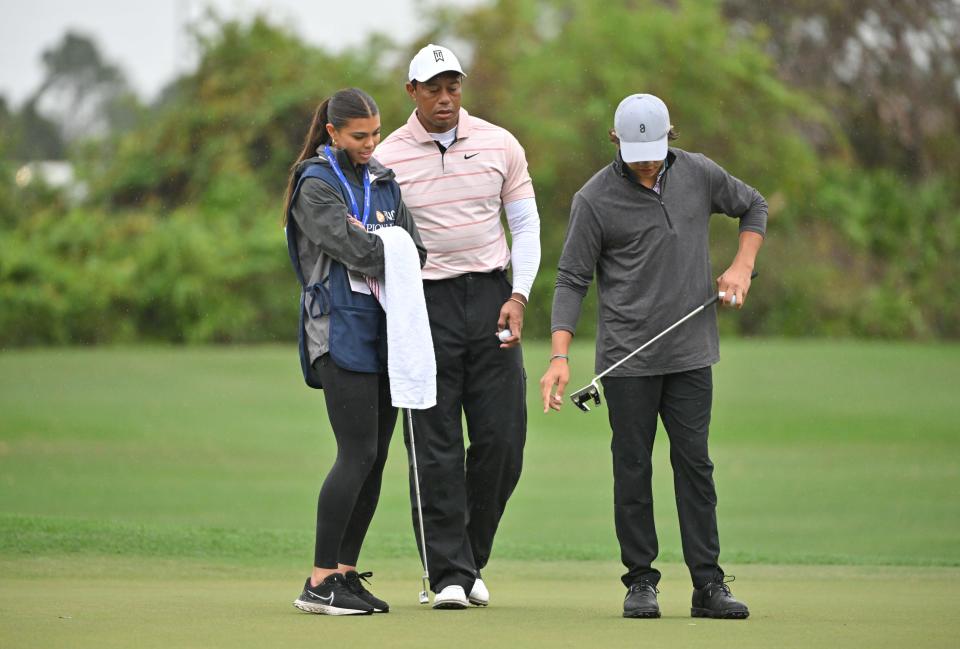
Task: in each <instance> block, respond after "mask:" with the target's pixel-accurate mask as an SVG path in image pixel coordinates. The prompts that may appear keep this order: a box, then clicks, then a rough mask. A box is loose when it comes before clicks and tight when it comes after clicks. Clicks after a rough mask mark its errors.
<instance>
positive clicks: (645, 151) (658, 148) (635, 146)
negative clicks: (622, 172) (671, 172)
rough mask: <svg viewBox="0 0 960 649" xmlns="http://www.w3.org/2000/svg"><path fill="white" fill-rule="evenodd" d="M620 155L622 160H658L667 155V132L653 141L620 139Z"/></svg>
mask: <svg viewBox="0 0 960 649" xmlns="http://www.w3.org/2000/svg"><path fill="white" fill-rule="evenodd" d="M620 156H621V157H622V158H623V161H624V162H658V161H660V160H663V159H664V158H666V157H667V134H666V133H664V134H663V137H662V138H660V139H659V140H654V141H653V142H624V141H623V140H620Z"/></svg>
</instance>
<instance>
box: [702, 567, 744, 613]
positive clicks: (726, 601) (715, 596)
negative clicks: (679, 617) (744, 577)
mask: <svg viewBox="0 0 960 649" xmlns="http://www.w3.org/2000/svg"><path fill="white" fill-rule="evenodd" d="M733 580H734V577H733V575H729V576H727V578H726V581H727V582H731V581H733ZM690 615H691V617H712V618H716V619H724V620H745V619H747V617H749V616H750V609H748V608H747V605H746V604H744V603H743V602H741V601H739V600H738V599H736V598H735V597H734V596H733V593H731V592H730V587H729V586H727V584H726V583H724V577H722V576H721V577H718V578H717V579H716V580H715V581H712V582H710V583H709V584H707V585H706V586H704V587H703V588H695V589H694V590H693V606H692V607H691V609H690Z"/></svg>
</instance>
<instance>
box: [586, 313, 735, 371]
mask: <svg viewBox="0 0 960 649" xmlns="http://www.w3.org/2000/svg"><path fill="white" fill-rule="evenodd" d="M718 299H720V297H719V296H718V295H715V296H713V297H712V298H710V299H709V300H708V301H707V302H704V303H703V304H701V305H700V306H698V307H697V308H696V309H694V310H693V311H691V312H690V313H688V314H687V315H685V316H683V317H682V318H680V319H679V320H677V321H676V322H674V323H673V324H672V325H670V326H669V327H667V328H666V329H664V330H663V331H661V332H660V333H658V334H657V335H656V336H654V337H653V338H651V339H650V340H648V341H647V342H645V343H644V344H643V345H641V346H640V347H637V348H636V349H634V350H633V351H632V352H630V353H629V354H627V355H626V356H624V357H623V358H621V359H620V360H619V361H617V362H616V363H614V364H613V365H611V366H610V367H608V368H607V369H605V370H604V371H603V372H601V373H600V374H597V375H596V376H595V377H593V381H591V383H596V382H597V381H599V380H600V379H602V378H603V377H604V376H606V375H607V374H609V373H610V372H612V371H613V370H615V369H617V368H618V367H620V366H621V365H622V364H623V363H625V362H626V361H628V360H630V359H631V358H633V357H634V356H635V355H636V354H639V353H640V352H642V351H643V350H644V349H646V348H647V347H649V346H650V345H652V344H653V343H655V342H657V340H659V339H660V338H662V337H663V336H665V335H667V334H668V333H670V332H671V331H673V330H674V329H676V328H677V327H679V326H680V325H682V324H683V323H684V322H686V321H687V320H689V319H690V318H692V317H693V316H695V315H697V314H698V313H700V312H701V311H703V310H704V309H705V308H707V307H708V306H709V305H711V304H713V303H714V302H716V301H717V300H718Z"/></svg>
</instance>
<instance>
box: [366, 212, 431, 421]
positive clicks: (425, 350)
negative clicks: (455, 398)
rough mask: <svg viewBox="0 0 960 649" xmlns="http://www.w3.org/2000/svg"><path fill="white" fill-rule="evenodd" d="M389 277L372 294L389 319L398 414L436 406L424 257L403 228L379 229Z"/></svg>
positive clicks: (389, 359) (392, 383)
mask: <svg viewBox="0 0 960 649" xmlns="http://www.w3.org/2000/svg"><path fill="white" fill-rule="evenodd" d="M374 233H375V234H376V235H377V236H379V237H380V238H381V239H382V240H383V257H384V267H385V273H384V276H383V278H382V279H380V281H379V287H378V288H379V290H377V289H376V288H374V291H373V294H374V295H376V296H377V299H378V300H380V304H381V305H383V310H384V311H386V313H387V374H388V375H389V377H390V396H391V399H392V401H393V405H394V406H395V407H397V408H414V409H417V410H423V409H426V408H432V407H433V406H435V405H437V361H436V358H435V357H434V355H433V337H432V336H431V335H430V321H429V320H428V319H427V303H426V301H425V300H424V298H423V279H422V277H421V275H420V255H419V254H418V253H417V247H416V245H414V243H413V239H411V238H410V235H409V234H407V231H406V230H404V229H403V228H397V227H392V228H380V229H378V230H374Z"/></svg>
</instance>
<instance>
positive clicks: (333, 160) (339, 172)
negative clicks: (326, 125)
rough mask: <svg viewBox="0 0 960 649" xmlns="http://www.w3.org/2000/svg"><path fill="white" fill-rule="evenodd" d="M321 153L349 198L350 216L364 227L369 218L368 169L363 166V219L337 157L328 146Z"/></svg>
mask: <svg viewBox="0 0 960 649" xmlns="http://www.w3.org/2000/svg"><path fill="white" fill-rule="evenodd" d="M323 152H324V153H325V154H326V156H327V162H329V163H330V166H331V167H333V172H334V173H335V174H337V178H339V179H340V182H341V184H343V186H344V188H346V190H347V196H348V197H349V198H350V209H351V210H353V214H352V216H353V217H354V218H356V219H359V220H360V222H361V223H363V225H364V226H366V225H367V219H368V218H370V169H369V168H368V167H367V165H363V218H361V215H360V210H359V209H357V198H356V196H354V195H353V189H352V188H351V187H350V183H348V182H347V178H346V177H345V176H344V175H343V171H342V170H341V169H340V165H339V164H338V163H337V156H335V155H334V154H333V151H331V150H330V147H329V146H325V147H323Z"/></svg>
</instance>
